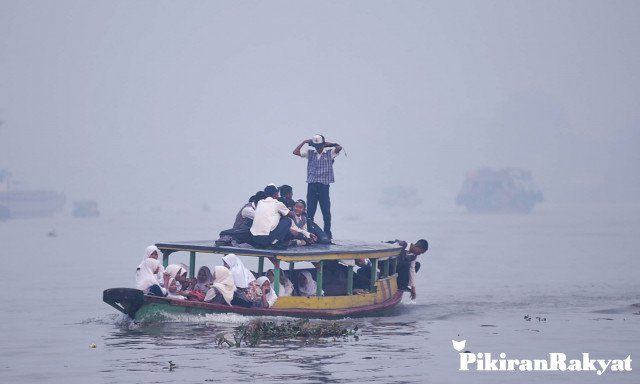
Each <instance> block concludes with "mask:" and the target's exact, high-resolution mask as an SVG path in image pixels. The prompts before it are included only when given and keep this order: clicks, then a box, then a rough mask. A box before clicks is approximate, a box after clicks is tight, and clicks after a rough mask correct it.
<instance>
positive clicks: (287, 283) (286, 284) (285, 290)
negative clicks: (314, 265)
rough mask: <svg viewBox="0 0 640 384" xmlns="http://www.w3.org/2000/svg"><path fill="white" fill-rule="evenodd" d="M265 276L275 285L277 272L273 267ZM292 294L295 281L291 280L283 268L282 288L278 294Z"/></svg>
mask: <svg viewBox="0 0 640 384" xmlns="http://www.w3.org/2000/svg"><path fill="white" fill-rule="evenodd" d="M265 276H267V277H268V278H269V282H270V283H271V285H272V286H273V284H274V282H273V281H274V279H275V273H274V271H273V269H270V270H268V271H267V274H266V275H265ZM291 295H293V283H292V282H291V280H289V279H288V278H287V275H285V273H284V271H283V270H282V269H281V270H280V288H279V291H278V296H280V297H283V296H291Z"/></svg>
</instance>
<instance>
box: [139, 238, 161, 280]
mask: <svg viewBox="0 0 640 384" xmlns="http://www.w3.org/2000/svg"><path fill="white" fill-rule="evenodd" d="M160 255H162V251H160V249H158V247H156V246H155V245H150V246H148V247H147V249H145V251H144V258H143V259H142V261H145V259H148V258H151V259H156V260H158V258H159V257H160ZM156 275H157V277H158V281H160V286H161V287H164V280H163V277H162V276H163V275H164V267H163V266H162V264H160V268H159V269H158V273H157V274H156Z"/></svg>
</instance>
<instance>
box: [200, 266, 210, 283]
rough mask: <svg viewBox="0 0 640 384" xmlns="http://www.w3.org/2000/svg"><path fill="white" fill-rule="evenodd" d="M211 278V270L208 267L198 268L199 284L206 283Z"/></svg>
mask: <svg viewBox="0 0 640 384" xmlns="http://www.w3.org/2000/svg"><path fill="white" fill-rule="evenodd" d="M211 277H212V276H211V270H210V269H209V267H200V269H199V270H198V277H197V279H198V282H199V283H206V282H207V281H209V280H210V279H211Z"/></svg>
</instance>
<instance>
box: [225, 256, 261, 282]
mask: <svg viewBox="0 0 640 384" xmlns="http://www.w3.org/2000/svg"><path fill="white" fill-rule="evenodd" d="M222 262H223V263H224V266H225V267H227V268H229V271H231V275H232V276H233V282H234V284H235V286H236V287H237V288H241V289H244V288H247V287H248V286H249V283H250V282H252V281H254V280H255V279H256V277H255V276H253V273H252V272H251V271H250V270H249V268H247V267H245V266H244V264H242V261H241V260H240V259H239V258H238V256H236V255H234V254H233V253H230V254H228V255H225V256H223V257H222Z"/></svg>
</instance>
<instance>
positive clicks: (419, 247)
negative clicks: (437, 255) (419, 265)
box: [411, 239, 429, 256]
mask: <svg viewBox="0 0 640 384" xmlns="http://www.w3.org/2000/svg"><path fill="white" fill-rule="evenodd" d="M428 249H429V243H428V242H427V240H425V239H420V240H418V241H416V242H415V243H413V244H412V246H411V252H412V253H413V254H414V255H416V256H417V255H422V254H423V253H425V252H427V250H428Z"/></svg>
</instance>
